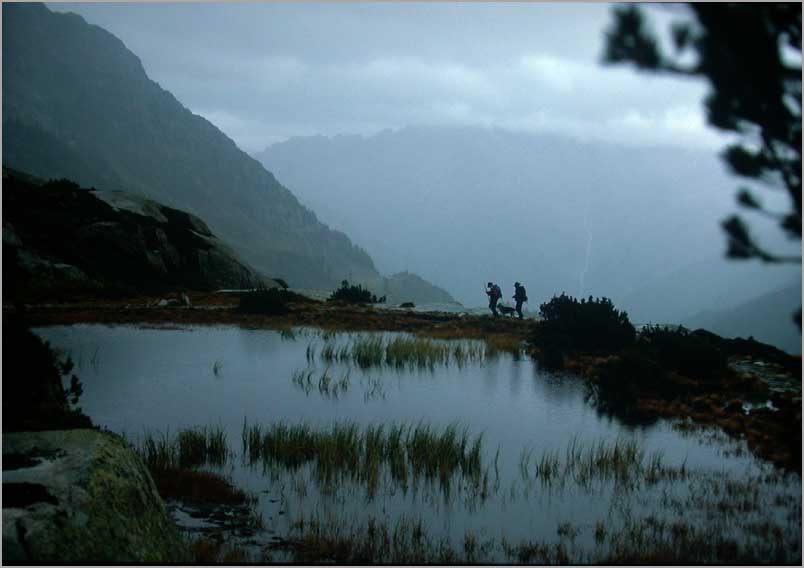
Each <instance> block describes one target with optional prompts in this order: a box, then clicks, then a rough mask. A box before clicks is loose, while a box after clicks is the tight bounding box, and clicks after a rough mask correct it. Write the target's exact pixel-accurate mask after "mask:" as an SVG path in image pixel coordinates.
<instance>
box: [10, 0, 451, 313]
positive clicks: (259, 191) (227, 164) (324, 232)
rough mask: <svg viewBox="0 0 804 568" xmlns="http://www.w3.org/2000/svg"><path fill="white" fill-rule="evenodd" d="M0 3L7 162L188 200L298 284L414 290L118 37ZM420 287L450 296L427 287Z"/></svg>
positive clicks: (238, 244) (267, 267)
mask: <svg viewBox="0 0 804 568" xmlns="http://www.w3.org/2000/svg"><path fill="white" fill-rule="evenodd" d="M2 10H3V164H4V165H5V166H8V167H12V168H15V169H17V170H21V171H24V172H28V173H30V174H33V175H35V176H38V177H42V178H46V179H47V178H68V179H71V180H73V181H75V182H77V183H78V184H79V185H81V186H83V187H96V188H99V189H103V190H123V191H127V192H132V193H137V194H140V195H143V196H145V197H148V198H151V199H154V200H157V201H159V202H161V203H163V204H165V205H167V206H169V207H173V208H177V209H182V210H186V211H188V212H190V213H192V214H194V215H197V216H198V217H200V218H202V219H203V220H204V221H205V222H206V223H207V224H208V225H209V227H210V229H211V230H212V232H214V233H215V234H216V235H218V236H219V237H220V238H221V239H222V240H223V241H225V242H226V243H228V244H229V245H230V246H231V247H232V248H233V249H234V250H235V251H236V252H237V253H238V254H239V255H240V256H241V257H242V258H243V259H244V260H245V261H246V262H248V263H249V264H250V265H252V266H253V267H254V268H256V269H257V270H259V271H260V272H262V273H264V274H266V275H269V276H273V277H282V278H284V279H285V280H287V281H288V283H289V284H290V285H291V286H295V287H307V288H335V287H337V286H338V285H339V284H340V282H341V280H343V279H345V278H348V279H350V280H351V281H352V282H363V283H370V285H371V286H372V287H373V288H374V289H376V290H377V291H379V292H381V290H382V288H383V287H388V286H390V287H391V288H393V289H394V290H396V291H398V292H399V294H398V295H397V296H396V297H389V301H405V300H409V299H413V298H409V297H408V295H407V294H406V290H405V289H404V287H403V286H402V285H401V284H400V282H402V281H405V280H406V278H404V277H401V276H399V277H395V278H394V277H392V278H391V279H385V278H383V277H382V276H381V275H380V273H379V272H378V271H377V270H376V268H375V266H374V263H373V261H372V259H371V258H370V257H369V255H368V254H367V253H366V252H365V251H364V250H362V249H361V248H360V247H358V246H355V245H354V244H353V243H352V242H351V241H350V240H349V238H348V237H347V236H346V235H345V234H343V233H341V232H339V231H335V230H332V229H330V228H329V227H328V226H326V225H324V224H322V223H321V222H319V221H318V219H317V217H316V215H315V214H314V213H313V212H312V211H311V210H309V209H308V208H306V207H303V206H302V205H300V204H299V202H298V200H297V199H296V197H294V195H293V194H292V193H291V192H290V191H289V190H288V189H286V188H285V187H284V186H283V185H282V184H280V183H279V182H278V181H277V180H276V178H274V176H273V175H272V174H271V173H270V172H268V171H266V170H265V168H263V167H262V166H261V165H260V164H259V163H258V162H257V161H256V160H254V159H253V158H251V157H250V156H248V155H247V154H246V153H244V152H243V151H241V150H240V149H239V148H238V147H237V146H236V145H235V143H234V142H233V141H232V140H230V139H229V138H228V137H227V136H226V135H224V134H223V133H222V132H221V131H220V130H218V129H217V128H216V127H215V126H214V125H213V124H211V123H209V122H208V121H207V120H205V119H204V118H202V117H200V116H197V115H195V114H193V113H192V112H190V111H189V110H188V109H187V108H185V107H184V106H182V105H181V103H179V101H177V100H176V99H175V98H174V97H173V95H171V94H170V93H169V92H168V91H166V90H164V89H162V88H161V87H160V86H159V85H158V84H157V83H155V82H154V81H152V80H150V79H149V78H148V76H147V75H146V73H145V70H144V69H143V67H142V64H141V62H140V60H139V59H138V58H137V56H136V55H134V54H133V53H131V52H130V51H129V50H128V49H126V47H125V46H124V45H123V43H122V42H121V41H120V40H119V39H117V38H116V37H115V36H113V35H112V34H110V33H108V32H107V31H105V30H103V29H102V28H99V27H97V26H93V25H89V24H88V23H87V22H86V21H84V19H83V18H81V17H80V16H77V15H75V14H69V13H68V14H57V13H53V12H51V11H50V10H48V9H47V8H46V7H45V6H44V5H41V4H16V3H15V4H9V3H5V4H3V6H2ZM422 282H423V281H422ZM422 282H417V287H416V295H417V297H420V296H421V294H422V286H421V284H422ZM424 284H425V286H424V288H427V286H429V284H427V283H424ZM425 296H428V297H427V299H429V300H432V301H444V299H445V298H448V299H449V300H451V299H452V298H451V297H450V296H449V294H448V293H447V292H445V291H444V290H441V289H438V288H436V287H432V286H429V290H428V291H426V292H425ZM420 301H421V300H420Z"/></svg>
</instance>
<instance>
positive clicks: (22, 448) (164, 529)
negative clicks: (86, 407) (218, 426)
mask: <svg viewBox="0 0 804 568" xmlns="http://www.w3.org/2000/svg"><path fill="white" fill-rule="evenodd" d="M2 560H3V563H15V562H33V563H39V562H43V563H44V562H47V563H55V562H58V563H82V562H124V563H131V562H137V563H187V562H190V561H191V557H190V554H189V547H188V545H187V543H186V542H185V541H184V540H183V539H182V538H181V536H180V534H179V531H178V529H177V527H176V526H175V524H174V523H173V521H171V519H170V518H169V517H168V515H167V513H166V510H165V505H164V503H163V502H162V499H161V498H160V497H159V494H158V493H157V491H156V486H155V485H154V482H153V480H152V479H151V476H150V474H149V473H148V470H147V469H146V467H145V465H144V464H143V462H142V460H141V459H140V458H139V456H137V454H136V453H135V452H134V451H133V450H131V448H129V447H128V446H127V445H126V444H125V443H124V442H123V441H122V440H121V439H120V438H119V437H117V436H115V435H113V434H109V433H104V432H99V431H96V430H59V431H44V432H19V433H12V434H3V558H2Z"/></svg>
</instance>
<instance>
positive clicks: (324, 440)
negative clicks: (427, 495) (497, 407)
mask: <svg viewBox="0 0 804 568" xmlns="http://www.w3.org/2000/svg"><path fill="white" fill-rule="evenodd" d="M482 438H483V437H482V435H479V436H477V437H476V438H474V439H471V438H470V436H469V433H468V430H467V429H466V428H463V429H460V430H459V428H458V426H457V425H456V424H450V425H448V426H446V427H444V428H443V429H437V428H434V427H432V426H430V425H429V424H424V423H421V422H420V423H418V424H417V425H416V426H409V425H405V424H391V425H389V426H387V427H386V426H384V425H379V426H375V425H369V426H366V427H364V428H361V427H360V426H359V425H358V424H357V423H355V422H333V423H332V424H331V425H330V426H329V427H325V428H320V429H313V427H312V426H310V425H309V424H307V423H300V424H288V423H286V422H277V423H274V424H271V425H269V426H263V425H261V424H252V425H249V424H248V423H247V422H245V421H244V423H243V436H242V439H243V444H244V447H243V455H244V456H248V459H249V461H251V462H252V463H253V462H256V461H260V460H261V461H263V462H264V463H265V464H266V465H270V464H279V465H281V466H284V467H289V468H298V467H300V466H302V465H304V464H307V463H312V464H314V467H315V471H316V473H317V477H318V479H319V480H320V481H324V482H332V481H334V480H335V479H337V478H338V476H340V475H348V476H351V477H353V478H355V479H358V480H361V481H367V482H368V485H369V492H370V494H371V489H372V487H374V488H376V485H377V481H378V479H379V476H380V473H381V469H382V468H387V470H388V471H389V472H390V475H391V476H392V478H393V479H394V480H395V481H398V482H403V483H404V482H406V481H407V479H408V477H409V476H413V477H419V476H422V477H424V478H427V479H439V480H440V481H441V482H442V483H448V482H449V479H450V478H451V476H452V475H453V474H461V475H463V476H467V477H469V478H472V479H474V480H480V479H481V478H482V476H483V473H484V470H483V463H482Z"/></svg>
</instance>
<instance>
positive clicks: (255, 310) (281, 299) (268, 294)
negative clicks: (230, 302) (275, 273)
mask: <svg viewBox="0 0 804 568" xmlns="http://www.w3.org/2000/svg"><path fill="white" fill-rule="evenodd" d="M299 300H302V297H301V296H299V295H298V294H295V293H293V292H291V291H289V290H285V289H283V288H258V289H257V290H254V291H253V292H247V293H245V294H243V295H242V296H240V305H239V306H238V307H237V310H238V311H239V312H242V313H247V314H261V315H269V316H281V315H284V314H287V313H289V312H290V308H289V306H288V304H290V303H293V302H298V301H299Z"/></svg>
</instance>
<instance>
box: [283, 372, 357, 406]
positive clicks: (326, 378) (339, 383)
mask: <svg viewBox="0 0 804 568" xmlns="http://www.w3.org/2000/svg"><path fill="white" fill-rule="evenodd" d="M292 380H293V384H294V385H295V386H296V387H297V388H300V389H301V390H303V391H304V393H305V394H308V395H309V394H310V391H312V390H313V387H314V386H315V385H317V386H318V392H319V393H320V394H321V395H322V396H324V397H326V398H334V399H337V398H338V397H340V395H341V394H342V393H345V392H347V391H348V390H349V383H350V380H349V371H345V372H344V373H343V374H342V375H341V376H340V377H336V376H334V375H331V374H330V371H329V367H327V368H326V369H324V371H323V372H322V373H321V374H320V375H318V376H316V372H315V369H305V370H299V371H296V372H295V373H293V378H292Z"/></svg>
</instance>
